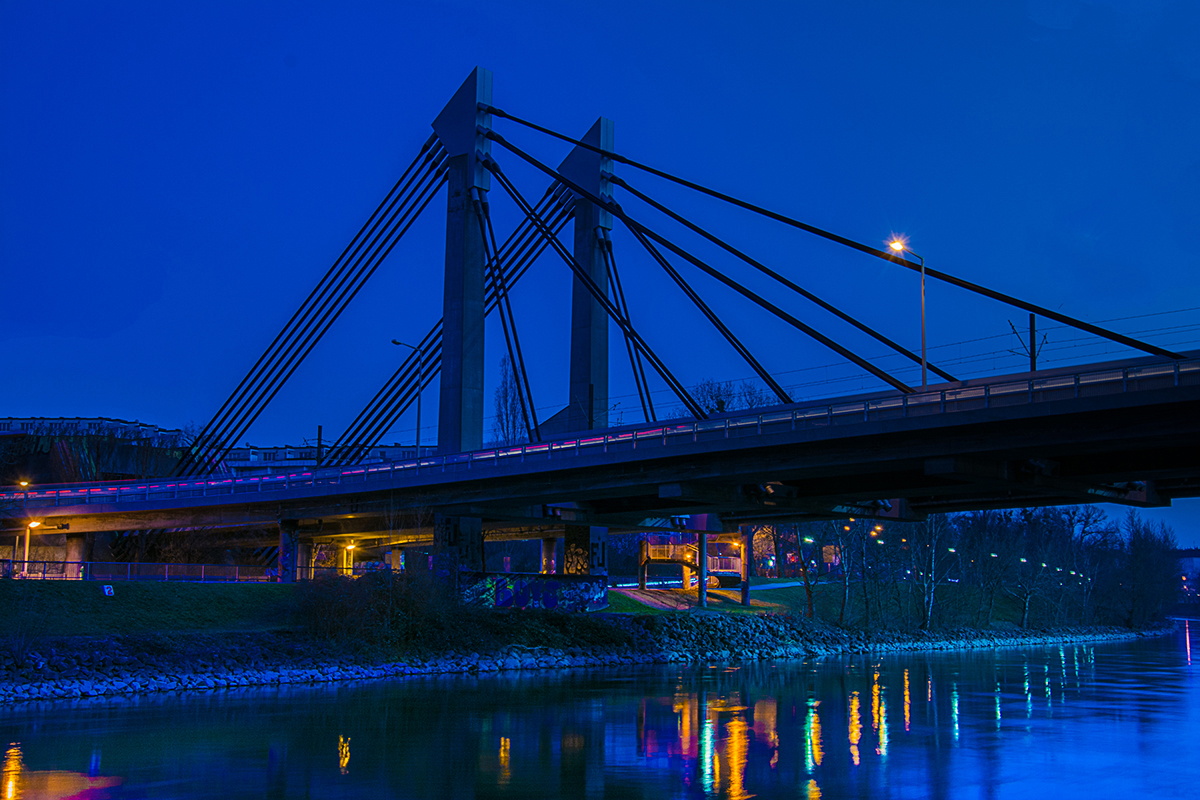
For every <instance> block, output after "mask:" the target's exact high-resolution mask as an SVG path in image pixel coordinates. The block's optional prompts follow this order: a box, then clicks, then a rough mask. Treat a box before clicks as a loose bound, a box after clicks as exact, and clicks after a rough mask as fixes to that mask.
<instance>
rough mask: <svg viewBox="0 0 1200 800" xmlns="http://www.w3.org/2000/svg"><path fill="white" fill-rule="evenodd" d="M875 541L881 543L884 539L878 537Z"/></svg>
mask: <svg viewBox="0 0 1200 800" xmlns="http://www.w3.org/2000/svg"><path fill="white" fill-rule="evenodd" d="M875 541H877V542H879V543H880V544H883V539H876V540H875Z"/></svg>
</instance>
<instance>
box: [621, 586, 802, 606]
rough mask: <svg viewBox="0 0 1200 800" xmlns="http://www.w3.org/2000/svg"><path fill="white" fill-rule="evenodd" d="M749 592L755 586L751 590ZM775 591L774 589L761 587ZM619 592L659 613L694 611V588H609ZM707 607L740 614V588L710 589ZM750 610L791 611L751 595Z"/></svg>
mask: <svg viewBox="0 0 1200 800" xmlns="http://www.w3.org/2000/svg"><path fill="white" fill-rule="evenodd" d="M750 588H751V590H753V589H755V588H758V587H754V586H752V587H750ZM763 588H774V587H763ZM609 591H612V592H620V593H621V594H623V595H625V596H626V597H628V598H630V599H631V600H636V601H637V602H639V603H643V604H645V605H648V606H650V607H651V608H654V609H659V610H662V611H690V610H692V609H694V608H696V590H695V589H625V588H622V589H610V590H609ZM708 607H709V608H710V609H714V610H718V611H743V610H746V608H745V606H743V605H742V594H741V590H740V589H709V590H708ZM749 610H750V611H767V612H774V613H780V612H787V611H790V610H791V609H790V608H788V607H787V606H785V605H781V604H779V603H771V602H767V601H765V600H760V599H758V598H756V597H754V596H753V595H751V597H750V608H749Z"/></svg>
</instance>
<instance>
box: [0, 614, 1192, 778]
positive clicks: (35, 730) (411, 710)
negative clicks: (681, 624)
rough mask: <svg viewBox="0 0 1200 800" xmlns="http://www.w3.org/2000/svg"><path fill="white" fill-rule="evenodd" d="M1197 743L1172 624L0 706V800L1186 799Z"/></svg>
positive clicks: (1186, 647) (1185, 658) (1188, 649)
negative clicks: (1006, 641) (1053, 640)
mask: <svg viewBox="0 0 1200 800" xmlns="http://www.w3.org/2000/svg"><path fill="white" fill-rule="evenodd" d="M1189 635H1190V638H1189ZM1193 646H1195V647H1193ZM1193 649H1195V650H1196V653H1195V660H1193V655H1192V650H1193ZM1198 733H1200V636H1197V634H1196V632H1192V631H1190V630H1189V631H1181V632H1180V633H1178V634H1176V635H1174V636H1168V637H1162V638H1158V639H1150V640H1141V641H1134V642H1119V643H1103V644H1084V645H1067V646H1062V647H1045V648H1029V649H1011V650H998V651H971V652H960V653H921V654H899V653H897V654H886V655H876V656H855V657H845V658H827V659H817V660H811V661H778V662H767V663H762V664H753V665H744V666H726V665H709V666H703V667H687V668H685V667H678V666H670V667H661V666H660V667H647V668H624V669H605V670H594V671H565V672H554V673H547V672H541V673H526V674H524V675H515V674H501V675H499V676H491V677H482V678H471V677H466V676H463V677H440V678H438V677H431V678H409V679H404V680H392V681H379V682H370V683H362V684H355V685H348V684H340V685H323V686H318V687H283V688H278V689H270V690H267V689H255V690H233V691H220V692H214V693H209V694H190V695H185V696H169V697H168V696H154V695H148V696H143V697H138V698H132V699H115V700H114V699H110V700H103V699H99V700H91V701H74V702H58V703H43V704H34V705H27V706H20V707H8V708H0V744H2V745H4V746H6V747H5V749H6V753H5V757H4V762H3V776H2V783H0V798H2V800H17V798H22V799H23V800H30V798H38V800H41V799H42V798H67V797H74V798H88V799H89V800H99V799H100V798H209V797H219V798H241V797H254V798H262V797H265V798H310V797H311V798H392V797H396V798H456V797H487V798H491V797H495V798H502V797H504V798H508V797H511V798H551V797H592V798H717V797H719V798H748V797H761V798H776V797H787V798H841V797H870V798H924V797H935V798H940V797H944V798H975V797H981V798H992V797H995V798H1022V800H1028V799H1029V798H1040V797H1050V798H1054V799H1055V800H1068V799H1069V798H1076V797H1078V798H1087V800H1097V798H1110V797H1112V798H1116V797H1138V798H1158V797H1187V798H1195V797H1198V796H1200V744H1197V734H1198Z"/></svg>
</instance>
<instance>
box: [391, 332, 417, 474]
mask: <svg viewBox="0 0 1200 800" xmlns="http://www.w3.org/2000/svg"><path fill="white" fill-rule="evenodd" d="M392 344H394V345H396V346H398V347H407V348H409V349H410V350H413V351H415V352H416V354H417V472H420V471H421V390H422V389H424V388H425V387H424V381H425V351H424V350H423V349H422V348H420V347H418V346H417V345H415V344H405V343H404V342H402V341H400V340H399V339H392Z"/></svg>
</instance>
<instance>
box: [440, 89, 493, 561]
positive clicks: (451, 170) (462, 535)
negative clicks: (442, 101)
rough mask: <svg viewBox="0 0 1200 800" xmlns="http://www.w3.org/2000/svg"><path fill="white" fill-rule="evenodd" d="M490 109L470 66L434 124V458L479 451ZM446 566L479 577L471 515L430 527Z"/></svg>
mask: <svg viewBox="0 0 1200 800" xmlns="http://www.w3.org/2000/svg"><path fill="white" fill-rule="evenodd" d="M481 104H484V105H488V106H490V105H491V104H492V73H491V72H490V71H488V70H486V69H483V68H482V67H476V68H475V70H474V71H473V72H472V73H471V75H470V76H469V77H468V78H467V79H466V81H464V82H463V85H462V86H460V87H459V88H458V91H457V92H455V93H454V96H453V97H452V98H450V102H449V103H447V104H446V107H445V108H443V109H442V112H441V113H440V114H438V116H437V119H435V120H434V121H433V131H434V133H435V134H437V137H438V141H440V142H441V143H442V146H443V147H445V148H446V155H447V159H446V165H447V168H446V178H447V183H446V274H445V291H444V294H443V299H442V374H441V395H440V400H439V407H438V452H440V453H461V452H465V451H468V450H478V449H479V448H481V447H483V412H484V397H483V339H484V293H483V285H484V266H485V264H486V261H487V259H486V254H485V251H484V245H483V232H482V230H481V229H480V225H479V220H478V219H476V217H475V205H474V203H473V202H472V198H471V192H472V191H473V190H475V191H478V192H480V194H486V192H487V190H488V188H489V187H490V185H491V181H490V178H491V176H490V173H488V171H487V170H486V169H484V167H483V164H482V163H481V157H482V156H483V155H486V154H487V153H489V152H490V151H491V141H490V140H489V139H487V137H485V136H483V135H481V134H480V133H479V130H480V129H481V128H482V129H484V130H487V129H490V128H491V125H492V117H491V115H490V114H485V113H484V112H483V111H481V110H480V105H481ZM434 524H435V526H436V527H435V530H436V531H437V533H436V534H435V536H436V537H437V539H438V546H439V551H440V553H441V555H442V556H443V557H444V558H445V563H444V564H443V565H442V567H441V568H440V569H439V571H443V570H444V571H447V572H453V573H455V581H456V580H457V573H458V571H460V570H467V571H473V572H482V571H483V527H482V523H481V521H480V520H479V519H476V518H472V517H446V518H439V519H438V520H436V521H435V523H434Z"/></svg>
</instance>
